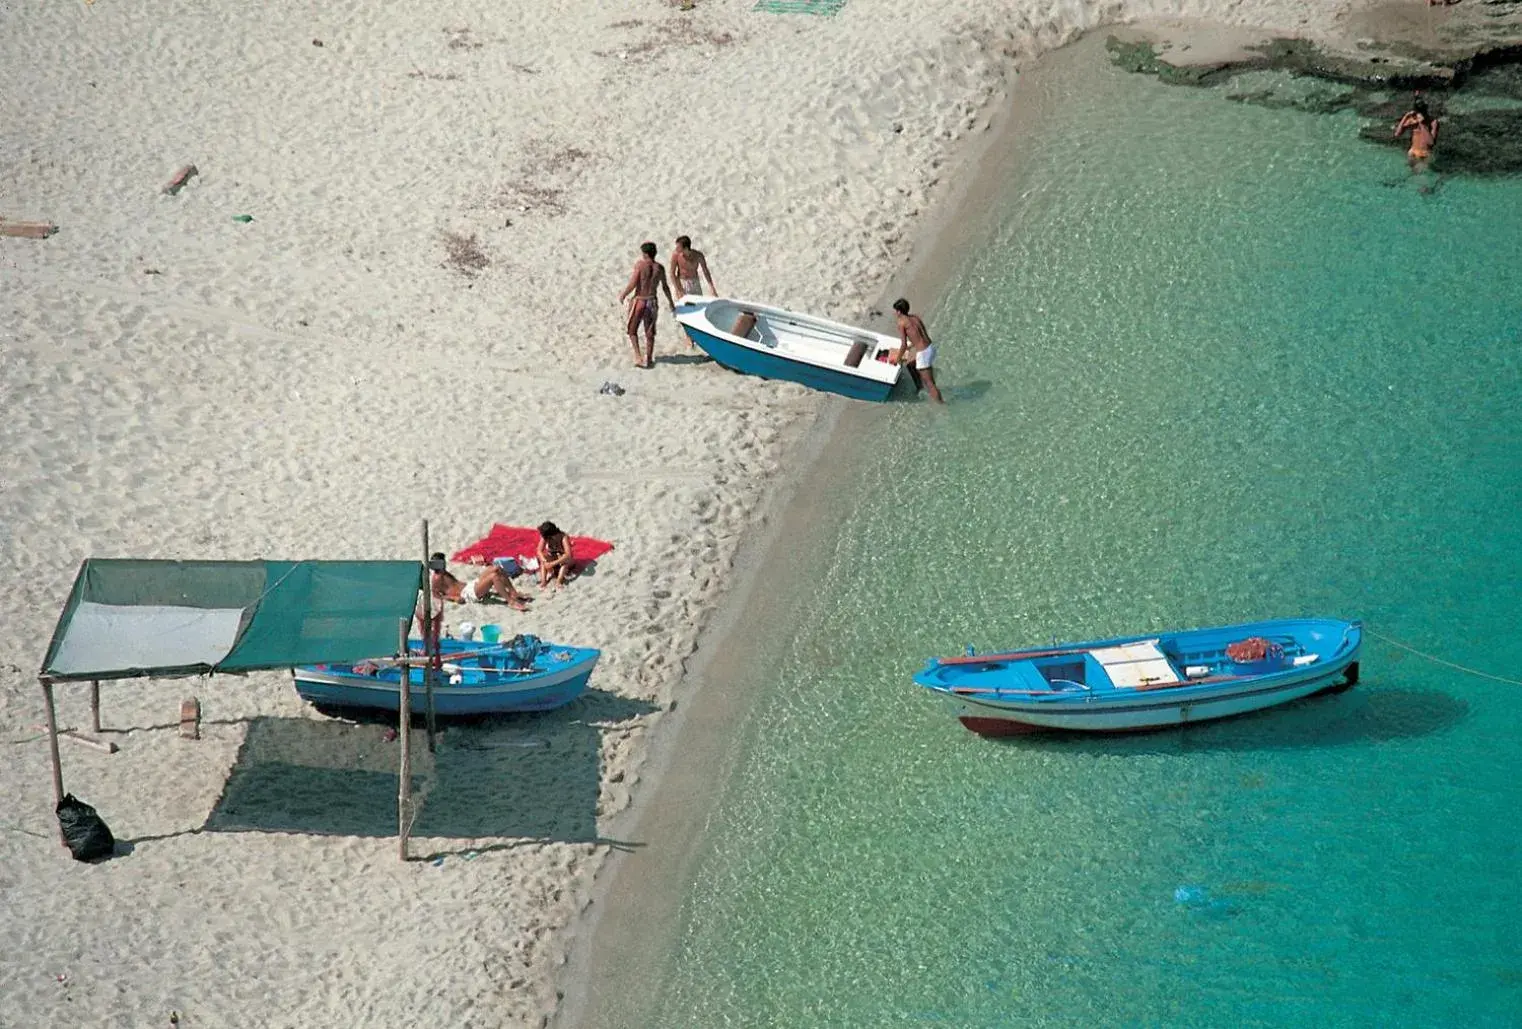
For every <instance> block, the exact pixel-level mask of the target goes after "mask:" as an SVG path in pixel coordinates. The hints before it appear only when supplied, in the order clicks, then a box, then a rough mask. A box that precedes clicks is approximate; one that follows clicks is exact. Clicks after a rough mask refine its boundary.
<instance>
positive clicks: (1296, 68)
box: [1255, 39, 1468, 89]
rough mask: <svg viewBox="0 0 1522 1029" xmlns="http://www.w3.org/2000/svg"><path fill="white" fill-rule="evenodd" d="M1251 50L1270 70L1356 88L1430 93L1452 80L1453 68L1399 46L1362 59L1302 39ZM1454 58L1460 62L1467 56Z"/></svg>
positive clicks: (1269, 44)
mask: <svg viewBox="0 0 1522 1029" xmlns="http://www.w3.org/2000/svg"><path fill="white" fill-rule="evenodd" d="M1255 49H1257V50H1258V52H1259V53H1261V54H1262V55H1263V56H1264V58H1265V59H1266V60H1267V63H1268V66H1269V67H1271V68H1282V69H1284V70H1286V71H1292V72H1295V73H1296V74H1299V75H1312V76H1315V77H1316V78H1318V79H1330V80H1331V81H1333V82H1350V83H1353V84H1354V85H1360V86H1395V87H1397V88H1403V89H1430V88H1432V87H1436V86H1443V85H1446V84H1447V83H1449V82H1452V81H1453V77H1454V68H1453V65H1451V64H1447V63H1436V62H1435V61H1434V60H1433V59H1432V58H1431V57H1429V56H1428V55H1425V54H1422V53H1419V52H1416V51H1414V50H1410V49H1408V48H1404V47H1399V46H1391V47H1389V48H1388V49H1386V50H1385V51H1383V52H1381V53H1377V54H1370V55H1368V56H1363V57H1355V56H1352V55H1350V54H1339V53H1332V52H1329V51H1326V50H1323V49H1322V48H1321V47H1319V46H1317V45H1316V44H1315V43H1312V42H1311V41H1310V40H1306V39H1275V40H1271V41H1270V42H1268V43H1267V44H1265V45H1264V46H1261V47H1256V48H1255ZM1455 56H1456V57H1457V58H1458V59H1460V60H1462V59H1463V58H1465V57H1467V56H1468V55H1464V54H1460V55H1455Z"/></svg>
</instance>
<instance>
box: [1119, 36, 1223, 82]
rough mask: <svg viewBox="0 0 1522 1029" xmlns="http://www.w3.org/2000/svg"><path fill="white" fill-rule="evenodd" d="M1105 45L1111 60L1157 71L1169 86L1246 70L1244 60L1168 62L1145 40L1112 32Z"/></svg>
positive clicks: (1127, 66)
mask: <svg viewBox="0 0 1522 1029" xmlns="http://www.w3.org/2000/svg"><path fill="white" fill-rule="evenodd" d="M1105 49H1106V50H1108V51H1110V60H1111V61H1113V62H1114V63H1115V65H1116V66H1117V67H1119V68H1123V69H1125V70H1126V71H1134V72H1140V73H1141V74H1143V75H1156V76H1157V77H1158V80H1159V81H1161V82H1166V83H1168V84H1169V85H1170V86H1213V85H1216V84H1217V83H1220V82H1224V81H1226V80H1227V79H1229V78H1231V77H1232V76H1233V75H1235V74H1237V73H1238V72H1240V71H1244V70H1246V66H1244V65H1243V64H1242V63H1240V62H1231V61H1222V62H1220V63H1218V64H1169V63H1168V62H1167V61H1164V60H1162V59H1161V58H1159V57H1158V56H1157V50H1156V48H1155V47H1153V45H1152V44H1151V43H1149V42H1147V41H1146V40H1137V41H1136V42H1134V43H1131V42H1127V41H1126V40H1123V39H1120V38H1119V37H1117V36H1111V37H1109V38H1108V39H1106V40H1105Z"/></svg>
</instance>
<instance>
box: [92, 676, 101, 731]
mask: <svg viewBox="0 0 1522 1029" xmlns="http://www.w3.org/2000/svg"><path fill="white" fill-rule="evenodd" d="M90 731H91V732H100V680H99V679H91V680H90Z"/></svg>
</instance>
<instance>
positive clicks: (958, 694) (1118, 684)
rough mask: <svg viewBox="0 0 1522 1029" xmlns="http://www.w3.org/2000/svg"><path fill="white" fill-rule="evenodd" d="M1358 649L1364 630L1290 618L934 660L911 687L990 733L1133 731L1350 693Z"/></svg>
mask: <svg viewBox="0 0 1522 1029" xmlns="http://www.w3.org/2000/svg"><path fill="white" fill-rule="evenodd" d="M1362 644H1363V629H1362V626H1361V624H1360V623H1358V622H1345V621H1340V620H1338V619H1333V618H1293V619H1281V620H1277V621H1267V622H1251V623H1248V624H1246V625H1229V626H1222V627H1219V628H1211V629H1189V630H1185V631H1182V632H1170V633H1161V634H1156V635H1151V636H1127V637H1121V638H1119V639H1111V640H1099V641H1095V642H1091V643H1070V644H1061V645H1058V646H1052V647H1037V648H1032V649H1028V650H1016V651H1011V652H1008V653H1002V654H976V655H975V654H970V653H969V654H968V655H967V656H965V657H947V658H931V659H930V662H929V663H928V664H926V666H925V667H924V669H923V670H921V671H920V672H919V674H918V675H916V676H915V677H914V681H915V682H916V683H918V684H919V685H921V686H924V687H925V688H926V689H928V690H931V691H933V692H935V693H939V694H941V695H942V696H944V697H946V698H947V699H948V700H949V701H950V702H951V705H952V707H953V709H954V710H955V711H956V714H957V717H958V718H959V719H960V720H961V722H962V724H963V725H965V726H966V727H967V728H968V729H971V730H972V731H973V732H975V733H978V734H979V735H982V736H1013V735H1018V734H1021V733H1029V732H1040V731H1043V730H1064V731H1074V732H1128V731H1132V730H1138V729H1160V728H1164V727H1166V726H1174V725H1186V724H1189V723H1191V722H1204V721H1209V720H1211V719H1215V718H1226V717H1229V716H1231V715H1240V714H1244V713H1246V712H1248V711H1258V710H1261V709H1263V708H1266V707H1273V706H1274V705H1276V704H1284V703H1287V702H1288V701H1291V700H1297V699H1299V698H1300V697H1306V696H1310V695H1311V694H1314V693H1321V692H1325V691H1330V690H1341V689H1346V688H1347V687H1349V686H1352V685H1354V684H1355V683H1357V682H1358V654H1359V649H1360V647H1361V646H1362Z"/></svg>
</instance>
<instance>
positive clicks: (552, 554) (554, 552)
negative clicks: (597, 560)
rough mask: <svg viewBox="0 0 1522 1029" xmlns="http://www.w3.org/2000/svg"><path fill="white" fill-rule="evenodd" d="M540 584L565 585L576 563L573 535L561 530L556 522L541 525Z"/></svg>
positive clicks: (537, 555) (538, 555)
mask: <svg viewBox="0 0 1522 1029" xmlns="http://www.w3.org/2000/svg"><path fill="white" fill-rule="evenodd" d="M534 556H535V557H537V558H538V559H539V585H541V586H548V585H549V584H550V583H554V584H555V585H557V586H564V585H565V584H566V582H567V581H568V580H569V579H570V577H571V575H572V572H573V569H574V568H575V563H574V560H573V557H572V554H571V537H569V536H567V535H566V534H565V533H563V532H561V531H560V527H559V526H557V525H556V524H555V523H554V522H544V523H543V524H541V525H540V526H539V550H538V553H537V554H535V555H534Z"/></svg>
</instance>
